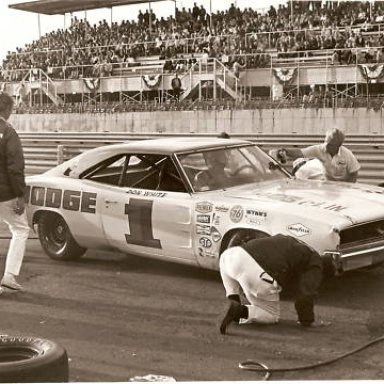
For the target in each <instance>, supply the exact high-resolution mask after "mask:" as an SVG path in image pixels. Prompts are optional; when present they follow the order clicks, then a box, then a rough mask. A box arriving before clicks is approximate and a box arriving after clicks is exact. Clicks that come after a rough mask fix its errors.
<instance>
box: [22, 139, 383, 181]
mask: <svg viewBox="0 0 384 384" xmlns="http://www.w3.org/2000/svg"><path fill="white" fill-rule="evenodd" d="M19 135H20V138H21V141H22V144H23V148H24V156H25V161H26V174H27V175H33V174H39V173H42V172H44V171H46V170H48V169H50V168H52V167H54V166H55V165H57V164H60V163H62V162H63V161H65V160H69V159H70V158H72V157H74V156H76V155H78V154H80V153H82V152H84V151H86V150H87V149H91V148H96V147H99V146H102V145H110V144H114V143H121V142H124V141H133V140H143V139H154V138H160V137H167V136H168V137H177V136H183V135H175V134H166V133H161V134H135V135H132V134H128V133H120V132H108V133H105V132H82V133H81V132H78V133H74V132H52V133H48V132H38V133H20V134H19ZM184 136H190V135H184ZM193 136H194V137H212V136H216V134H194V135H193ZM231 136H232V137H234V138H240V139H246V140H251V141H254V142H256V143H257V144H258V145H259V146H260V147H261V148H262V149H264V150H265V151H266V152H269V151H271V150H273V149H277V148H280V147H286V146H293V147H298V148H302V147H306V146H308V145H312V144H318V143H322V142H323V141H324V136H323V135H300V134H285V135H284V134H276V135H275V134H259V135H258V136H257V138H255V137H254V136H250V135H246V134H231ZM345 145H346V146H347V147H348V148H350V149H351V150H352V151H353V153H354V154H355V155H356V157H357V159H358V160H359V162H360V163H361V166H362V167H361V170H360V172H359V178H358V181H359V182H362V183H368V184H374V185H377V184H380V183H383V182H384V135H348V137H347V139H346V142H345Z"/></svg>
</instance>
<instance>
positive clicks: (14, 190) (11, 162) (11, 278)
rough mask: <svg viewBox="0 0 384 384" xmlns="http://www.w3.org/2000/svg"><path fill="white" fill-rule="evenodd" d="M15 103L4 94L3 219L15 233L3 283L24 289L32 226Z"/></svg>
mask: <svg viewBox="0 0 384 384" xmlns="http://www.w3.org/2000/svg"><path fill="white" fill-rule="evenodd" d="M13 103H14V102H13V99H12V97H11V96H9V95H8V94H6V93H4V92H3V93H0V221H3V222H4V223H6V224H7V225H8V227H9V230H10V232H11V233H12V239H11V242H10V244H9V249H8V254H7V259H6V262H5V271H4V276H3V278H2V280H1V286H2V287H6V288H9V289H12V290H17V291H20V290H22V286H21V285H20V284H19V283H18V282H17V281H16V276H18V275H19V272H20V268H21V264H22V262H23V258H24V253H25V246H26V242H27V239H28V234H29V226H28V221H27V216H26V213H25V203H24V194H25V191H26V185H25V176H24V155H23V149H22V146H21V142H20V138H19V136H18V134H17V132H16V131H15V129H14V128H13V127H12V125H11V124H10V123H8V121H7V120H8V119H9V117H10V115H11V113H12V109H13Z"/></svg>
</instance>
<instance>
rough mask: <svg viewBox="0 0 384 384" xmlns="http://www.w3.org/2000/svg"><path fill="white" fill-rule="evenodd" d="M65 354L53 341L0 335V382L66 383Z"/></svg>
mask: <svg viewBox="0 0 384 384" xmlns="http://www.w3.org/2000/svg"><path fill="white" fill-rule="evenodd" d="M68 375H69V374H68V356H67V352H66V351H65V349H64V348H62V347H61V346H60V345H58V344H57V343H56V342H54V341H51V340H47V339H40V338H35V337H19V336H15V337H11V336H1V337H0V383H47V382H51V383H58V382H68Z"/></svg>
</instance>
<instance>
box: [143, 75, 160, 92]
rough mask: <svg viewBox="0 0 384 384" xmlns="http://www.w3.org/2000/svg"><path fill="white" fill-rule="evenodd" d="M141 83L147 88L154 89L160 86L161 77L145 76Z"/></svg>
mask: <svg viewBox="0 0 384 384" xmlns="http://www.w3.org/2000/svg"><path fill="white" fill-rule="evenodd" d="M143 81H144V83H145V85H146V86H147V87H148V88H150V89H154V88H157V87H158V86H159V85H160V82H161V75H160V74H158V75H145V76H143Z"/></svg>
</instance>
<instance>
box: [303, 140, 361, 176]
mask: <svg viewBox="0 0 384 384" xmlns="http://www.w3.org/2000/svg"><path fill="white" fill-rule="evenodd" d="M301 152H302V153H303V155H304V156H305V157H310V158H311V157H315V158H316V159H319V160H320V161H321V162H322V163H323V167H324V172H325V177H326V179H327V180H334V181H348V177H349V175H350V174H351V173H355V172H357V171H358V170H359V169H360V164H359V162H358V161H357V159H356V157H355V155H354V154H353V153H352V152H351V151H350V150H349V149H348V148H346V147H343V146H341V147H340V148H339V152H338V153H337V154H336V155H335V156H333V157H332V156H331V155H330V154H329V153H328V152H327V149H326V144H318V145H311V146H310V147H307V148H303V149H302V150H301Z"/></svg>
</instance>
